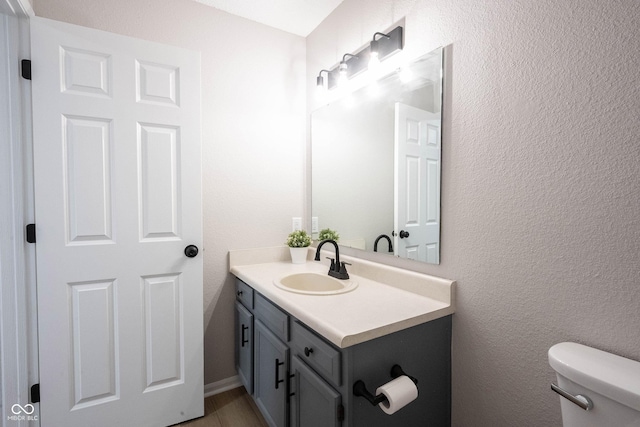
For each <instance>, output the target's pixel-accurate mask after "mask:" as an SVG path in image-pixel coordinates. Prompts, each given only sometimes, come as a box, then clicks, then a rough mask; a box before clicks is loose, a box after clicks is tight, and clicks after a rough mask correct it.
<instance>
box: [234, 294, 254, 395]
mask: <svg viewBox="0 0 640 427" xmlns="http://www.w3.org/2000/svg"><path fill="white" fill-rule="evenodd" d="M236 370H237V371H238V376H239V377H240V381H241V382H242V384H243V385H244V388H246V389H247V392H248V393H249V394H253V314H251V313H250V312H249V310H247V309H246V308H245V307H244V306H243V305H242V304H240V303H239V302H237V301H236Z"/></svg>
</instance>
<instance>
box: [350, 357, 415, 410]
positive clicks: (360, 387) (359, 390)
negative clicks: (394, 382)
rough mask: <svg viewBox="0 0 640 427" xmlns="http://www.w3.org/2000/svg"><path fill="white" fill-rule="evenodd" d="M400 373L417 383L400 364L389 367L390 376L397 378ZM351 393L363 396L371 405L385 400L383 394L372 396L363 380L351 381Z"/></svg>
mask: <svg viewBox="0 0 640 427" xmlns="http://www.w3.org/2000/svg"><path fill="white" fill-rule="evenodd" d="M402 375H404V376H406V377H409V378H410V379H411V381H413V383H414V384H416V385H418V380H417V379H416V378H414V377H412V376H411V375H407V374H406V373H405V372H404V371H403V370H402V368H401V367H400V365H393V366H392V367H391V378H393V379H396V378H398V377H400V376H402ZM353 395H354V396H362V397H364V398H365V399H367V400H368V401H369V403H371V404H372V405H373V406H377V405H379V404H380V403H382V402H386V401H387V397H386V396H385V395H384V394H379V395H377V396H374V395H373V394H371V392H370V391H369V390H367V386H366V385H365V384H364V381H362V380H358V381H356V382H355V383H353Z"/></svg>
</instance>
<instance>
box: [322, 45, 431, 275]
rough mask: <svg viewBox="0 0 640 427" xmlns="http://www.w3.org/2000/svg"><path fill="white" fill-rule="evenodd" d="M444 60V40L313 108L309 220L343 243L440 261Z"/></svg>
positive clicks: (425, 259) (424, 260) (363, 248)
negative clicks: (352, 89) (437, 45)
mask: <svg viewBox="0 0 640 427" xmlns="http://www.w3.org/2000/svg"><path fill="white" fill-rule="evenodd" d="M442 67H443V49H442V48H439V49H436V50H434V51H433V52H430V53H429V54H427V55H424V56H422V57H420V58H418V59H417V60H415V61H414V62H412V63H411V64H409V66H407V67H405V68H403V69H398V70H397V71H395V72H393V73H390V74H388V75H386V76H384V77H382V78H380V79H378V80H377V81H375V82H372V83H370V84H369V85H367V86H365V87H363V88H361V89H359V90H357V91H356V92H354V93H352V94H351V95H349V96H346V97H344V98H342V99H340V100H337V101H335V102H332V103H331V104H329V105H326V106H324V107H322V108H320V109H318V110H316V111H314V112H313V113H312V115H311V164H312V175H311V177H312V178H311V179H312V201H311V203H312V206H311V209H312V211H311V212H312V217H313V219H312V223H314V222H315V221H316V219H317V223H318V229H319V230H323V229H327V228H329V229H331V230H333V231H335V232H337V233H338V234H339V236H340V238H339V240H338V243H339V244H340V245H343V246H348V247H352V248H356V249H361V250H365V251H376V252H380V253H387V254H390V255H393V256H397V257H402V258H408V259H414V260H417V261H422V262H427V263H433V264H439V263H440V220H441V218H440V176H441V168H442V164H441V146H442V144H441V131H442V96H443V91H442V76H443V69H442ZM317 237H318V236H317V234H314V238H317Z"/></svg>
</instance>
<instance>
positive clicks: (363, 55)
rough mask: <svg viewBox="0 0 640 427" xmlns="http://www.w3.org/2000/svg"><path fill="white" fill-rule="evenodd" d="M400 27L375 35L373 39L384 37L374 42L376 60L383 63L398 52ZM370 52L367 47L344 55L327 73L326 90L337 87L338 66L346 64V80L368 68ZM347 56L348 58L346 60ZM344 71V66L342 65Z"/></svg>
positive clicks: (401, 35) (400, 48) (402, 40)
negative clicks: (376, 51)
mask: <svg viewBox="0 0 640 427" xmlns="http://www.w3.org/2000/svg"><path fill="white" fill-rule="evenodd" d="M402 33H403V31H402V27H400V26H398V27H396V28H394V29H393V30H391V31H390V32H388V33H386V34H384V33H375V34H374V36H373V39H376V35H383V36H384V37H379V38H378V39H377V40H376V42H377V43H376V45H377V49H378V59H379V60H380V61H384V60H385V59H386V58H388V57H390V56H391V55H393V54H394V53H397V52H400V51H401V50H402V48H403V46H404V38H403V34H402ZM370 52H371V46H370V45H367V46H366V47H365V48H364V49H362V50H360V51H359V52H357V53H355V54H354V55H351V54H349V53H345V54H344V56H343V57H342V61H341V62H340V64H338V65H337V66H335V67H334V68H332V69H331V70H330V71H329V72H328V73H327V89H333V88H335V87H336V86H338V79H339V77H340V66H341V65H342V64H346V67H347V69H346V77H347V78H348V79H350V78H352V77H354V76H356V75H358V74H360V73H361V72H363V71H365V70H366V69H367V66H368V60H369V56H370V55H369V54H370ZM347 56H350V57H349V58H348V59H347V58H346V57H347ZM342 67H343V69H344V65H342Z"/></svg>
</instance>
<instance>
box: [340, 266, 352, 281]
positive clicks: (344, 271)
mask: <svg viewBox="0 0 640 427" xmlns="http://www.w3.org/2000/svg"><path fill="white" fill-rule="evenodd" d="M347 265H351V263H349V262H341V263H340V274H341V275H344V276H346V277H345V279H348V278H349V273H347V267H346V266H347Z"/></svg>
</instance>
